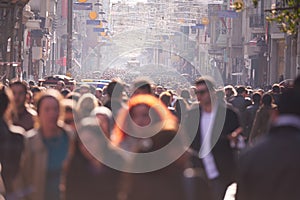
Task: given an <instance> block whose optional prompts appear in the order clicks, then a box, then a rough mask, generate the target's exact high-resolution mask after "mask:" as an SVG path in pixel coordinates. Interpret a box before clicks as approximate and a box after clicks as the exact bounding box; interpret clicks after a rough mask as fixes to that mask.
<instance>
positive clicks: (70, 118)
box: [64, 112, 76, 130]
mask: <svg viewBox="0 0 300 200" xmlns="http://www.w3.org/2000/svg"><path fill="white" fill-rule="evenodd" d="M64 122H65V124H67V125H69V126H70V127H71V128H72V129H73V130H76V126H75V121H74V115H73V113H72V112H66V113H65V119H64Z"/></svg>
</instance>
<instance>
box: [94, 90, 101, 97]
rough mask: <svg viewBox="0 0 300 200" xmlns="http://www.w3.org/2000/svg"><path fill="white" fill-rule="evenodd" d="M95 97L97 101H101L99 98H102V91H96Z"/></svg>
mask: <svg viewBox="0 0 300 200" xmlns="http://www.w3.org/2000/svg"><path fill="white" fill-rule="evenodd" d="M95 96H96V97H97V98H98V99H101V98H102V91H100V90H96V93H95Z"/></svg>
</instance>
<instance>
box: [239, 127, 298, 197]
mask: <svg viewBox="0 0 300 200" xmlns="http://www.w3.org/2000/svg"><path fill="white" fill-rule="evenodd" d="M299 152H300V128H296V127H293V126H279V127H273V128H271V130H270V132H269V134H267V135H266V136H264V138H262V139H261V140H260V141H258V142H257V143H256V145H255V146H253V147H252V148H250V149H248V150H246V151H245V152H243V153H242V154H241V157H240V161H239V173H238V190H237V200H282V199H288V200H296V199H300V190H299V185H300V170H299V169H300V156H299Z"/></svg>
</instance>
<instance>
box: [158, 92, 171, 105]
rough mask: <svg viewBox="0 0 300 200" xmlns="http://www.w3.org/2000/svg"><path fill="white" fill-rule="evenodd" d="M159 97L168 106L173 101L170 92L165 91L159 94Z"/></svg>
mask: <svg viewBox="0 0 300 200" xmlns="http://www.w3.org/2000/svg"><path fill="white" fill-rule="evenodd" d="M159 99H160V100H161V102H162V103H163V104H165V105H166V106H167V107H168V106H169V105H170V101H171V94H170V92H163V93H161V94H160V95H159Z"/></svg>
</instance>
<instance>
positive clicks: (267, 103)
mask: <svg viewBox="0 0 300 200" xmlns="http://www.w3.org/2000/svg"><path fill="white" fill-rule="evenodd" d="M272 101H273V98H272V96H271V95H270V94H268V93H266V94H264V95H263V97H262V103H263V104H264V105H265V106H271V104H272Z"/></svg>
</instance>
